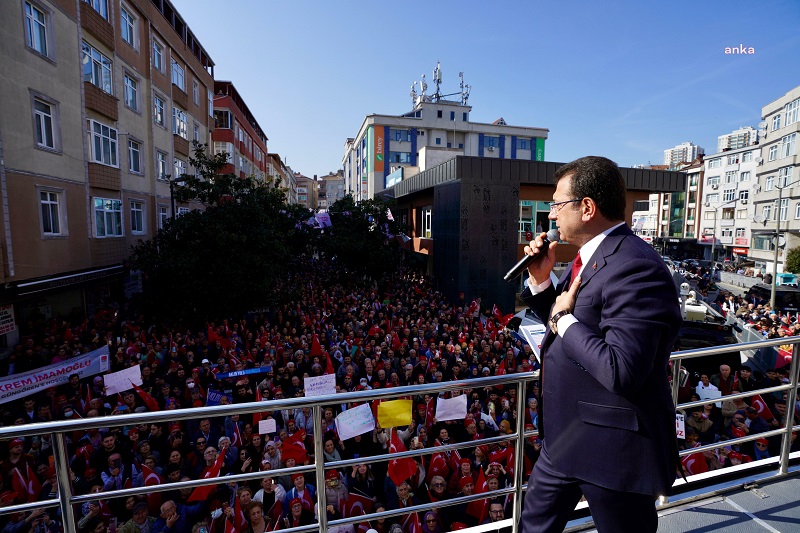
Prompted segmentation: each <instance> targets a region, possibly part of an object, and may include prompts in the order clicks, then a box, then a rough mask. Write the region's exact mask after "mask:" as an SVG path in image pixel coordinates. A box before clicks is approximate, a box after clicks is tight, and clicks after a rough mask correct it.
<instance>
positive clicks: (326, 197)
mask: <svg viewBox="0 0 800 533" xmlns="http://www.w3.org/2000/svg"><path fill="white" fill-rule="evenodd" d="M317 183H318V185H319V188H318V194H317V197H318V202H317V207H318V208H319V209H324V210H327V209H328V208H329V207H330V206H332V205H333V204H335V203H336V202H337V201H338V200H341V199H342V198H344V196H345V194H346V193H345V188H344V172H343V171H342V170H339V171H337V172H331V173H330V174H327V175H325V176H320V177H319V180H318V181H317Z"/></svg>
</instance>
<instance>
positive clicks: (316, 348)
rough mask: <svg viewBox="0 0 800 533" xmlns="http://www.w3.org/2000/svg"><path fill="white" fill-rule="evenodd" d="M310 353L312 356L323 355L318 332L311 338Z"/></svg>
mask: <svg viewBox="0 0 800 533" xmlns="http://www.w3.org/2000/svg"><path fill="white" fill-rule="evenodd" d="M308 354H309V355H310V356H311V357H314V356H315V355H322V345H321V344H320V343H319V337H317V334H316V333H314V336H313V337H312V338H311V351H309V352H308Z"/></svg>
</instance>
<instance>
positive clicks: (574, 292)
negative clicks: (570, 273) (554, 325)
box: [550, 276, 581, 317]
mask: <svg viewBox="0 0 800 533" xmlns="http://www.w3.org/2000/svg"><path fill="white" fill-rule="evenodd" d="M580 286H581V277H580V276H578V277H577V278H575V281H573V282H572V283H571V284H570V286H569V290H568V291H565V292H562V293H561V294H559V295H558V296H557V297H556V301H555V303H554V304H553V308H552V309H551V310H550V316H551V317H552V316H553V315H555V314H556V313H558V312H560V311H569V312H570V313H571V312H572V310H573V309H575V300H577V299H578V289H579V288H580Z"/></svg>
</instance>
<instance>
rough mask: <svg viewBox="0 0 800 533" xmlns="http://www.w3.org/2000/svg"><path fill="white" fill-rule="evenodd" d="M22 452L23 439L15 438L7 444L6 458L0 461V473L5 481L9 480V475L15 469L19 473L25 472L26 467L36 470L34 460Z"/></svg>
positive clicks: (23, 446)
mask: <svg viewBox="0 0 800 533" xmlns="http://www.w3.org/2000/svg"><path fill="white" fill-rule="evenodd" d="M24 450H25V440H24V439H21V438H19V437H17V438H15V439H12V440H11V442H9V443H8V458H7V459H6V460H4V461H0V471H1V472H2V473H3V477H4V478H5V479H11V478H10V477H9V475H10V473H11V471H12V470H14V469H15V468H19V471H20V472H27V470H28V467H30V468H32V469H33V470H36V459H35V458H34V457H33V455H31V454H29V453H25V452H24Z"/></svg>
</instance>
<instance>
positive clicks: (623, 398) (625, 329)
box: [522, 226, 681, 495]
mask: <svg viewBox="0 0 800 533" xmlns="http://www.w3.org/2000/svg"><path fill="white" fill-rule="evenodd" d="M570 272H571V268H567V269H566V270H565V272H564V275H563V276H562V277H561V279H560V280H559V283H558V286H557V287H550V288H548V289H547V290H545V291H544V292H542V293H540V294H537V295H531V293H530V290H529V289H527V288H526V289H525V291H524V292H523V293H522V299H523V300H524V301H525V303H526V304H528V306H530V308H531V310H533V312H534V313H536V315H537V316H538V317H539V318H540V319H542V321H543V322H545V323H547V319H548V317H549V314H550V308H551V306H552V305H553V302H554V301H555V297H556V294H558V293H560V292H561V291H562V290H565V287H566V286H567V284H568V282H569V278H570ZM581 278H582V283H581V288H580V290H579V293H578V298H577V301H576V304H575V309H574V310H573V315H574V316H575V318H576V319H577V320H578V323H576V324H573V325H571V326H570V327H569V328H568V329H567V331H566V333H564V336H563V338H562V337H560V336H558V335H555V334H553V333H552V332H551V331H549V330H548V331H547V333H546V335H545V339H544V341H543V344H542V349H543V354H542V360H543V364H542V387H541V389H542V394H543V399H542V405H541V407H540V409H541V411H540V412H541V419H540V423H541V427H542V428H543V433H544V441H543V442H544V446H545V448H546V450H547V453H548V455H549V456H550V458H551V460H552V462H553V464H554V465H555V466H556V467H557V468H558V469H559V471H560V472H561V473H563V474H566V475H567V476H571V477H575V478H577V479H582V480H585V481H588V482H590V483H593V484H596V485H599V486H602V487H606V488H609V489H613V490H618V491H628V492H636V493H642V494H651V495H661V494H669V492H670V488H671V487H672V483H673V481H674V480H675V474H676V466H677V443H676V438H675V406H674V403H673V401H672V396H671V393H670V387H669V384H668V380H667V375H668V373H667V364H668V361H669V355H670V353H671V351H672V349H673V346H674V343H675V338H676V336H677V333H678V328H679V327H680V324H681V315H680V307H679V304H678V291H677V288H676V286H675V284H674V282H673V281H672V277H671V276H670V273H669V270H668V269H667V267H666V265H665V264H664V261H663V260H662V259H661V257H660V256H659V255H658V254H657V253H656V252H655V251H654V250H653V249H652V247H651V246H650V245H649V244H647V243H646V242H644V241H643V240H642V239H640V238H639V237H637V236H635V235H633V233H632V232H631V230H630V228H628V227H627V226H621V227H619V228H617V229H615V230H614V231H613V232H611V234H609V235H608V236H607V237H606V238H605V239H604V240H603V241H602V243H601V244H600V246H599V248H598V249H597V250H596V252H595V253H594V255H592V257H591V258H589V259H588V260H587V259H586V258H584V268H583V273H582V274H581Z"/></svg>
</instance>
